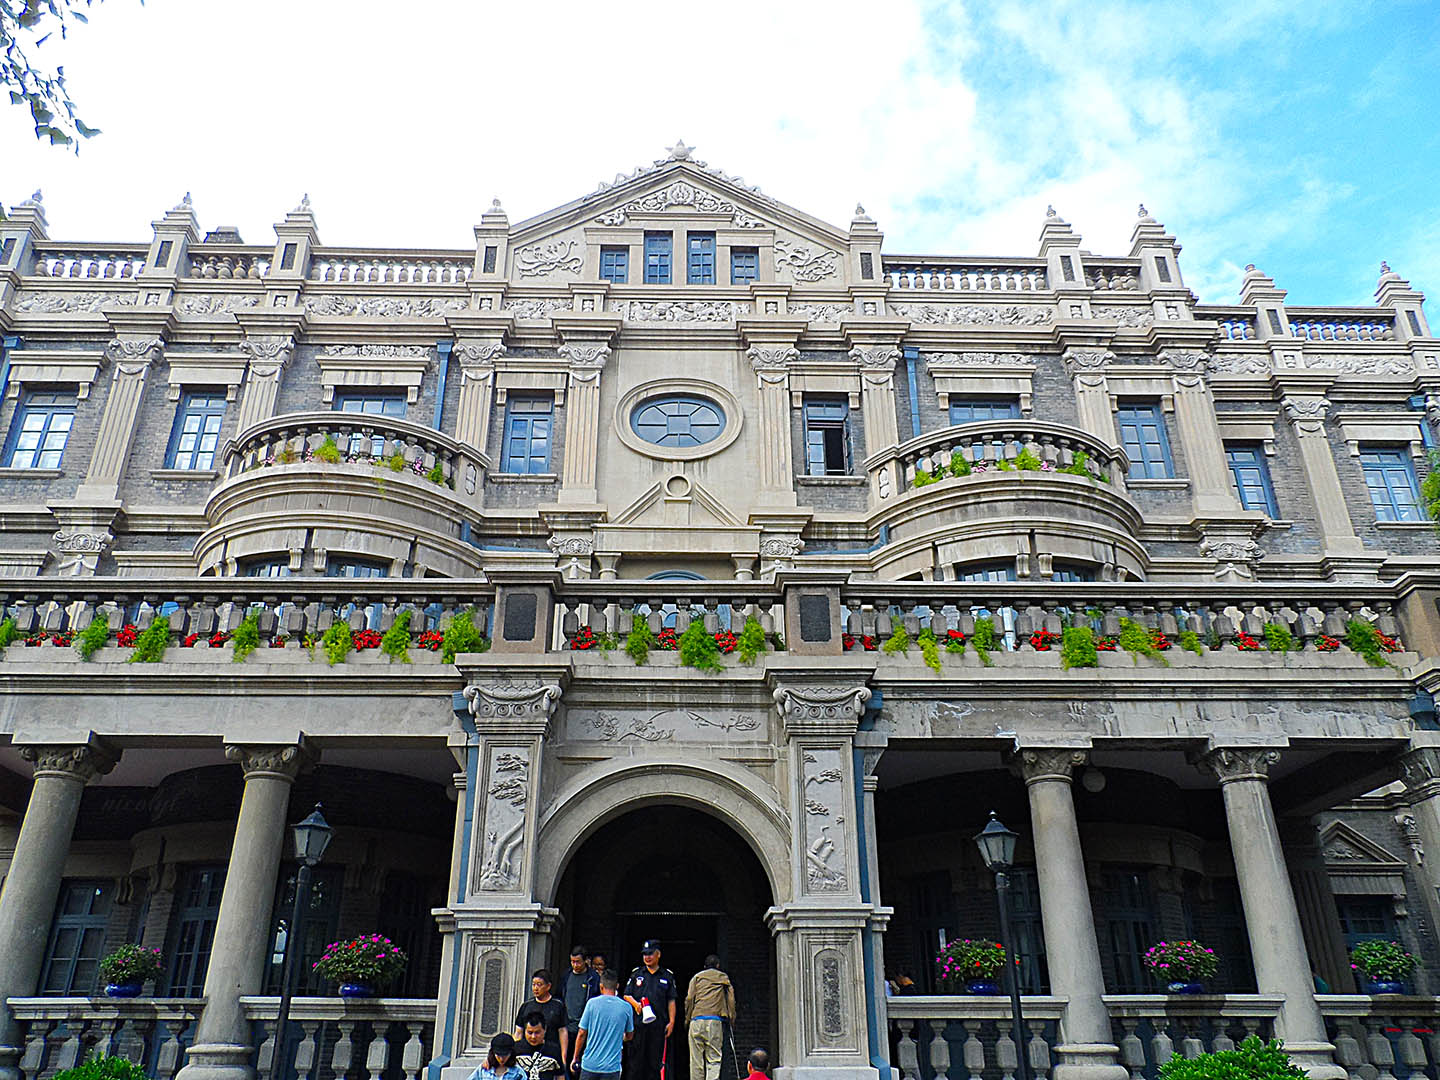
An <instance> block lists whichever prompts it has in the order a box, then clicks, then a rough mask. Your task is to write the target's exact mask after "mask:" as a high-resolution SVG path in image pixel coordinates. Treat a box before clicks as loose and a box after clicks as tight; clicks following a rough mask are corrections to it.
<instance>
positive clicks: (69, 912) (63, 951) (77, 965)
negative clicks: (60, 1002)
mask: <svg viewBox="0 0 1440 1080" xmlns="http://www.w3.org/2000/svg"><path fill="white" fill-rule="evenodd" d="M114 902H115V883H114V882H113V881H104V880H73V879H72V880H67V881H65V882H64V883H63V884H62V885H61V886H60V899H59V902H58V903H57V904H56V905H55V919H54V922H53V923H52V924H51V926H50V945H49V948H48V949H47V950H46V952H45V970H44V971H43V972H42V973H41V976H40V993H42V994H46V995H50V994H58V995H60V996H62V997H68V996H71V995H79V996H87V995H89V994H93V993H94V992H95V989H96V984H97V983H98V982H99V974H100V958H101V957H102V956H104V955H105V934H106V931H107V930H108V929H109V925H110V908H111V905H112V904H113V903H114Z"/></svg>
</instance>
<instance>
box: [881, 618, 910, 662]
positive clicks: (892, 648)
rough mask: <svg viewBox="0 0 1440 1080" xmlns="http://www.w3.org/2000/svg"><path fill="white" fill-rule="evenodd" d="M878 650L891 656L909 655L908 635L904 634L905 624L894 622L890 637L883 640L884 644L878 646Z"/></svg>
mask: <svg viewBox="0 0 1440 1080" xmlns="http://www.w3.org/2000/svg"><path fill="white" fill-rule="evenodd" d="M880 650H881V651H882V652H887V653H889V654H890V655H891V656H894V655H895V654H896V653H904V654H905V655H906V656H909V655H910V635H909V634H907V633H906V632H905V624H904V623H902V622H901V621H900V620H899V619H896V620H895V628H894V629H893V630H891V631H890V636H889V637H888V638H886V639H885V644H883V645H881V646H880Z"/></svg>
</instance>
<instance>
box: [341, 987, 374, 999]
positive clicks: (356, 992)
mask: <svg viewBox="0 0 1440 1080" xmlns="http://www.w3.org/2000/svg"><path fill="white" fill-rule="evenodd" d="M340 996H341V997H343V998H367V997H374V996H375V988H374V987H373V986H370V985H368V984H366V983H341V984H340Z"/></svg>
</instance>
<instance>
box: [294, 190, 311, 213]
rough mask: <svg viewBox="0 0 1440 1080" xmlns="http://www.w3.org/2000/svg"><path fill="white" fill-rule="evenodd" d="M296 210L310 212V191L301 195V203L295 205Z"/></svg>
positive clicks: (297, 211) (296, 211)
mask: <svg viewBox="0 0 1440 1080" xmlns="http://www.w3.org/2000/svg"><path fill="white" fill-rule="evenodd" d="M294 212H295V213H297V214H308V213H310V193H309V192H308V191H307V192H305V194H304V195H301V196H300V205H299V206H297V207H295V211H294Z"/></svg>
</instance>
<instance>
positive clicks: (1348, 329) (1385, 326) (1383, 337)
mask: <svg viewBox="0 0 1440 1080" xmlns="http://www.w3.org/2000/svg"><path fill="white" fill-rule="evenodd" d="M1291 314H1292V315H1293V314H1294V313H1293V312H1292V313H1291ZM1290 333H1292V334H1294V335H1295V336H1296V337H1298V338H1304V339H1305V340H1306V341H1394V340H1395V320H1394V319H1389V318H1382V317H1375V316H1363V317H1357V318H1347V317H1344V316H1337V317H1334V318H1327V317H1324V316H1313V317H1311V316H1307V317H1304V318H1298V319H1297V318H1292V319H1291V320H1290Z"/></svg>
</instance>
